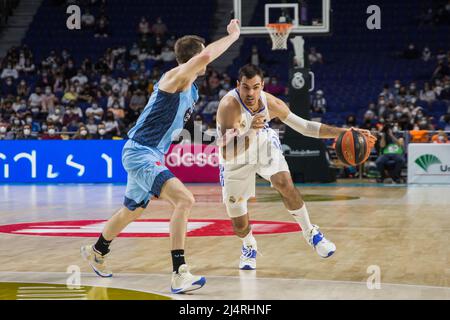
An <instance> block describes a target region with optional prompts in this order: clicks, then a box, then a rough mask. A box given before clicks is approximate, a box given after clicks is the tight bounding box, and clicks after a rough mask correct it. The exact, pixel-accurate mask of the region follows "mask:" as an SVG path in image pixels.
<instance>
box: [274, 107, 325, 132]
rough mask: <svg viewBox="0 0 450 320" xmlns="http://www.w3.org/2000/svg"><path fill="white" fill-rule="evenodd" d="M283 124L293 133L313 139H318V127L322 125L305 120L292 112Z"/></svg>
mask: <svg viewBox="0 0 450 320" xmlns="http://www.w3.org/2000/svg"><path fill="white" fill-rule="evenodd" d="M283 122H284V123H285V124H286V125H288V126H289V127H291V128H292V129H294V130H295V131H297V132H299V133H301V134H303V135H304V136H307V137H313V138H319V137H320V134H319V132H320V126H321V125H322V124H321V123H319V122H314V121H308V120H305V119H303V118H300V117H299V116H297V115H296V114H294V113H292V112H291V113H289V115H288V116H287V118H286V119H285V120H284V121H283Z"/></svg>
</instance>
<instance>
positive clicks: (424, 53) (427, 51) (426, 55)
mask: <svg viewBox="0 0 450 320" xmlns="http://www.w3.org/2000/svg"><path fill="white" fill-rule="evenodd" d="M430 59H431V51H430V49H429V48H428V47H425V48H423V51H422V60H423V61H425V62H428V61H430Z"/></svg>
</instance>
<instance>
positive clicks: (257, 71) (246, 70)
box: [239, 63, 264, 81]
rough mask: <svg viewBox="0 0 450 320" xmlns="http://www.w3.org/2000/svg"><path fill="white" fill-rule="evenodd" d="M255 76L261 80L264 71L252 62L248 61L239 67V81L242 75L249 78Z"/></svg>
mask: <svg viewBox="0 0 450 320" xmlns="http://www.w3.org/2000/svg"><path fill="white" fill-rule="evenodd" d="M255 76H259V77H260V78H261V80H263V79H264V72H263V71H262V69H261V68H260V67H258V66H255V65H254V64H250V63H249V64H246V65H245V66H243V67H241V68H240V69H239V81H241V80H242V78H243V77H246V78H247V79H251V78H253V77H255Z"/></svg>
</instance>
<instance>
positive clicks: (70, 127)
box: [67, 119, 80, 133]
mask: <svg viewBox="0 0 450 320" xmlns="http://www.w3.org/2000/svg"><path fill="white" fill-rule="evenodd" d="M79 128H80V122H78V121H77V120H75V119H72V120H71V121H70V122H69V123H68V124H67V132H70V133H75V132H77V131H78V129H79Z"/></svg>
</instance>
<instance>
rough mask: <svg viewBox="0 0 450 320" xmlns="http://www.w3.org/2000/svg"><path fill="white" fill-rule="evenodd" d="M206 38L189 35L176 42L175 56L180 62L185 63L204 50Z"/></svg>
mask: <svg viewBox="0 0 450 320" xmlns="http://www.w3.org/2000/svg"><path fill="white" fill-rule="evenodd" d="M204 44H205V39H203V38H202V37H199V36H193V35H188V36H184V37H181V38H180V39H178V40H177V42H175V57H176V59H177V62H178V63H180V64H181V63H185V62H187V61H189V59H191V58H192V57H193V56H195V55H196V54H198V53H200V52H201V51H202V50H203V47H204Z"/></svg>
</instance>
